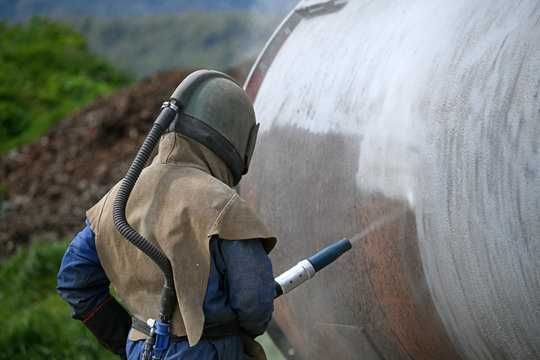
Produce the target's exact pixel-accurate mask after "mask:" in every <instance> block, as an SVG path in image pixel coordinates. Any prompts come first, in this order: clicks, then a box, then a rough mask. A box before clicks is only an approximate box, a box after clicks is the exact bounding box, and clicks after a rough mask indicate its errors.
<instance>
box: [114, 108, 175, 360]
mask: <svg viewBox="0 0 540 360" xmlns="http://www.w3.org/2000/svg"><path fill="white" fill-rule="evenodd" d="M178 112H179V108H178V106H176V101H175V100H174V99H171V101H170V102H165V103H164V104H163V106H162V108H161V112H160V114H159V115H158V117H157V119H156V120H155V122H154V124H153V125H152V129H151V130H150V132H149V133H148V135H147V136H146V138H145V140H144V142H143V144H142V146H141V148H140V149H139V151H138V152H137V155H136V157H135V160H134V161H133V163H132V164H131V166H130V167H129V170H128V172H127V174H126V176H125V177H124V178H123V179H122V182H121V183H120V187H119V189H118V193H117V195H116V198H115V199H114V203H113V221H114V225H115V226H116V229H117V230H118V232H119V233H120V234H121V235H122V236H123V237H124V238H126V239H127V240H128V241H129V242H131V243H132V244H133V245H134V246H136V247H137V248H138V249H139V250H141V251H142V252H143V253H144V254H145V255H147V256H148V257H149V258H150V259H151V260H152V261H153V262H154V263H155V264H156V265H157V266H158V267H159V269H160V270H161V271H162V273H163V288H162V291H161V303H160V310H159V320H160V321H159V322H158V323H157V324H156V325H157V329H158V330H157V335H158V336H157V339H156V333H155V332H154V330H153V331H152V334H151V336H150V338H149V339H148V340H147V342H146V343H145V347H144V351H143V355H142V359H150V357H151V356H153V358H157V359H159V358H160V357H159V356H160V355H161V352H162V348H163V347H165V348H166V347H167V346H168V330H169V324H170V321H171V319H172V316H173V313H174V309H175V305H176V293H175V289H174V278H173V272H172V267H171V263H170V261H169V259H168V258H167V256H165V254H163V253H162V252H161V250H160V249H158V248H157V247H156V246H155V245H154V244H152V243H151V242H150V241H148V240H147V239H145V238H144V236H142V235H141V234H139V233H138V232H137V231H136V230H135V229H133V228H132V227H131V225H129V223H128V221H127V217H126V207H127V202H128V199H129V195H130V194H131V192H132V191H133V188H134V187H135V184H136V182H137V179H138V178H139V176H140V174H141V172H142V170H143V169H144V167H145V165H146V162H147V161H148V159H149V158H150V155H152V151H153V150H154V148H155V147H156V145H157V143H158V142H159V139H160V137H161V135H162V134H163V132H164V131H165V130H166V129H167V128H168V127H169V125H170V123H171V122H172V121H173V120H174V118H175V116H176V114H177V113H178ZM160 333H164V334H165V336H163V337H160V336H159V335H160ZM156 340H157V344H156ZM156 345H158V349H156ZM156 350H157V351H156ZM156 352H157V354H156ZM156 355H157V356H156Z"/></svg>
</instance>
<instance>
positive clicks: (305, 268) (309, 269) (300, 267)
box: [274, 239, 352, 298]
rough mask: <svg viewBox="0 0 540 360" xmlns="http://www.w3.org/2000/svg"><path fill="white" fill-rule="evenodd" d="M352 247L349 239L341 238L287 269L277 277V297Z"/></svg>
mask: <svg viewBox="0 0 540 360" xmlns="http://www.w3.org/2000/svg"><path fill="white" fill-rule="evenodd" d="M351 248H352V245H351V242H350V241H349V240H347V239H343V240H339V241H337V242H335V243H333V244H331V245H329V246H327V247H325V248H323V249H322V250H320V251H318V252H317V253H315V254H314V255H312V256H310V257H309V258H307V259H305V260H302V261H300V262H299V263H298V264H296V265H295V266H293V267H292V268H290V269H289V270H287V271H285V272H284V273H283V274H281V275H279V276H278V277H277V278H276V279H275V281H274V282H275V287H276V296H275V297H276V298H277V297H279V296H281V295H283V294H286V293H288V292H290V291H291V290H292V289H294V288H296V287H298V286H299V285H300V284H302V283H304V282H305V281H307V280H308V279H311V278H312V277H313V276H315V274H316V273H317V272H318V271H320V270H322V269H324V268H325V267H326V266H328V265H330V264H331V263H333V262H334V261H336V260H337V259H338V258H339V257H340V256H341V255H343V254H344V253H346V252H347V251H349V250H350V249H351Z"/></svg>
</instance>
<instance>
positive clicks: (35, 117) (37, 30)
mask: <svg viewBox="0 0 540 360" xmlns="http://www.w3.org/2000/svg"><path fill="white" fill-rule="evenodd" d="M0 44H1V46H0V153H3V152H6V151H8V150H10V149H12V148H15V147H17V146H20V145H23V144H26V143H29V142H32V141H33V140H35V139H37V138H38V137H39V136H41V135H43V134H44V133H45V132H46V131H47V130H48V129H49V128H50V126H51V125H53V124H54V123H55V122H57V121H58V120H60V119H62V118H63V117H64V116H66V115H68V114H69V113H70V112H72V111H74V110H75V109H77V108H80V107H82V106H84V105H86V104H88V103H89V102H91V101H93V100H94V99H95V98H96V97H98V96H100V95H104V94H107V93H110V92H112V91H114V90H115V89H117V88H118V87H120V86H122V85H125V84H127V83H129V79H128V77H127V76H126V75H124V74H123V73H122V72H120V71H118V70H116V69H115V68H113V67H112V66H111V65H109V64H107V63H106V62H105V61H104V60H102V59H100V58H98V57H96V56H95V55H93V54H92V53H91V52H90V51H89V50H88V47H87V45H86V40H85V39H84V38H83V36H82V35H81V34H79V33H77V32H76V31H74V30H73V29H71V28H70V27H68V26H66V25H62V24H58V23H55V22H52V21H49V20H45V19H39V18H35V19H32V20H31V21H29V22H28V23H24V24H7V23H3V22H0Z"/></svg>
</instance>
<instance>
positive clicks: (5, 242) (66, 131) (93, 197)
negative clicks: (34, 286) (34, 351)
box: [0, 65, 249, 257]
mask: <svg viewBox="0 0 540 360" xmlns="http://www.w3.org/2000/svg"><path fill="white" fill-rule="evenodd" d="M248 68H249V65H245V66H241V67H239V68H237V69H233V70H231V71H229V74H231V75H232V76H233V77H235V78H236V79H238V80H239V81H243V79H244V77H245V75H246V71H247V69H248ZM187 74H189V71H173V72H165V73H160V74H157V75H156V76H154V77H151V78H148V79H146V80H143V81H141V82H139V83H137V84H135V85H133V86H131V87H129V88H126V89H124V90H121V91H120V92H118V93H116V94H114V95H112V96H109V97H104V98H101V99H98V100H97V101H96V102H94V103H93V104H91V105H90V106H88V107H86V108H84V109H82V110H80V111H78V112H76V113H74V114H72V115H71V116H70V117H68V118H66V119H64V120H62V121H61V122H59V123H58V124H57V125H56V126H55V127H54V128H52V129H51V130H50V131H49V133H48V134H47V135H46V136H44V137H42V138H41V139H40V140H39V141H38V142H36V143H34V144H31V145H29V146H26V147H23V148H21V149H19V150H17V151H13V152H11V153H9V154H6V155H4V156H2V157H0V187H1V188H0V257H4V256H6V255H9V254H12V253H13V252H14V251H15V249H16V248H17V247H18V246H20V245H23V244H27V243H29V242H30V241H32V240H33V239H40V240H41V239H46V240H58V239H63V238H65V237H71V236H73V234H74V232H76V231H77V230H78V229H80V228H81V227H82V225H83V221H84V218H85V214H84V213H85V211H86V209H88V208H89V207H90V206H91V205H92V204H94V203H95V202H96V201H97V200H99V199H100V198H101V197H102V196H103V195H104V194H105V193H106V192H107V190H108V189H109V188H110V187H111V186H112V185H113V184H114V183H116V182H117V181H119V180H120V179H121V178H122V176H123V175H124V174H125V172H126V171H127V169H128V167H129V164H130V162H131V161H132V159H133V157H134V155H135V151H136V149H137V148H138V146H139V145H140V144H141V143H142V141H143V139H144V136H145V135H146V132H147V131H148V130H149V128H150V126H151V125H152V122H153V120H154V117H155V116H156V115H157V113H158V111H159V107H160V105H161V103H162V102H163V101H164V100H165V99H167V97H168V96H169V95H170V94H171V93H172V91H173V90H174V88H175V87H176V86H177V85H178V84H179V83H180V81H181V80H182V79H183V78H184V77H185V76H186V75H187Z"/></svg>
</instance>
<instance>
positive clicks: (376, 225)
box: [351, 209, 406, 245]
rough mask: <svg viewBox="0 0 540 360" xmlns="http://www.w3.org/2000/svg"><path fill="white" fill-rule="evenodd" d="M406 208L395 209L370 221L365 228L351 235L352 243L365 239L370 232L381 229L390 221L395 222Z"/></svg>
mask: <svg viewBox="0 0 540 360" xmlns="http://www.w3.org/2000/svg"><path fill="white" fill-rule="evenodd" d="M405 212H406V210H404V209H398V210H395V211H392V212H391V213H390V214H386V215H383V216H381V217H380V218H378V219H377V220H375V221H373V222H372V223H370V224H369V225H368V226H367V227H366V228H365V229H364V230H362V231H361V232H359V233H357V234H356V235H354V236H352V237H351V244H353V245H354V244H356V243H357V242H358V241H360V240H362V239H364V238H365V237H367V236H368V235H369V234H371V233H372V232H374V231H375V230H378V229H380V228H381V227H383V226H385V225H388V224H390V223H393V222H394V221H396V220H397V219H398V218H399V217H401V216H402V215H403V214H404V213H405Z"/></svg>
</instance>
